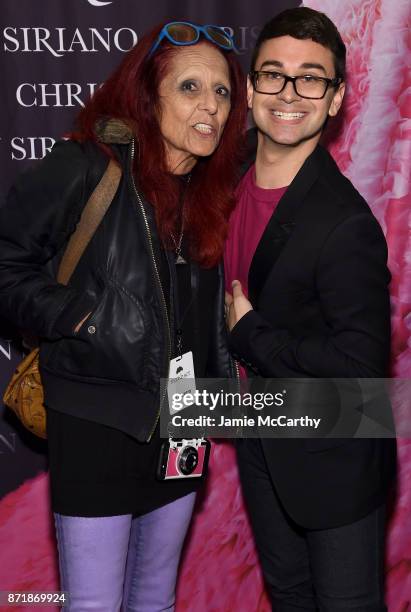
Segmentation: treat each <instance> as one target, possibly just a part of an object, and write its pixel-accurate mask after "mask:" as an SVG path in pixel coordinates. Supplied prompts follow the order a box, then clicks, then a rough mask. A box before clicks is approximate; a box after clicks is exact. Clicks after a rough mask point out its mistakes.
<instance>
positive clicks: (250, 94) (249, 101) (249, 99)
mask: <svg viewBox="0 0 411 612" xmlns="http://www.w3.org/2000/svg"><path fill="white" fill-rule="evenodd" d="M253 98H254V87H253V84H252V83H251V79H250V75H248V76H247V104H248V108H253Z"/></svg>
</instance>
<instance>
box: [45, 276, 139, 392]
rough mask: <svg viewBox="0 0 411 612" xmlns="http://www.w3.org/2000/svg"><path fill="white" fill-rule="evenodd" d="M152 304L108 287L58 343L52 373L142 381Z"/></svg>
mask: <svg viewBox="0 0 411 612" xmlns="http://www.w3.org/2000/svg"><path fill="white" fill-rule="evenodd" d="M150 308H151V304H149V303H142V302H141V301H140V300H139V299H137V298H136V297H135V296H133V295H131V294H130V293H128V292H127V291H126V290H124V289H122V288H121V287H120V286H119V285H117V283H115V282H110V281H109V283H108V284H107V286H106V288H105V290H104V292H103V294H102V296H101V298H100V300H99V303H98V305H97V307H96V308H95V309H94V310H93V311H92V313H91V315H90V316H89V317H88V318H87V320H86V321H84V323H83V325H82V326H81V327H80V329H79V330H78V332H74V331H73V333H72V335H71V336H70V337H66V338H64V339H62V340H61V341H59V343H58V344H59V346H58V350H57V353H56V355H55V357H54V364H50V365H51V367H52V368H53V370H58V371H61V373H62V374H63V373H65V374H69V375H74V376H81V377H84V378H93V379H95V378H99V379H108V380H112V381H113V380H116V381H123V382H130V383H141V382H142V380H143V378H144V370H145V353H146V349H147V341H148V338H149V336H150V328H151V316H150Z"/></svg>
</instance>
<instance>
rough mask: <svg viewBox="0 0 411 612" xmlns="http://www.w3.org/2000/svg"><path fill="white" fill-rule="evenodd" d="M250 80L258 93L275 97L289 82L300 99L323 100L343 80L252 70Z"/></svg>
mask: <svg viewBox="0 0 411 612" xmlns="http://www.w3.org/2000/svg"><path fill="white" fill-rule="evenodd" d="M250 79H251V82H252V84H253V87H254V89H255V91H256V92H257V93H262V94H267V95H269V96H270V95H274V94H279V93H281V92H282V91H283V89H284V88H285V86H286V85H287V83H288V81H290V82H291V83H292V84H293V87H294V91H295V93H296V94H297V96H299V97H300V98H308V99H309V100H321V99H322V98H324V96H325V94H326V92H327V89H328V88H329V87H337V86H338V85H339V84H340V83H342V81H343V79H341V78H339V77H337V78H335V79H327V78H326V77H318V76H313V75H311V74H303V75H301V76H295V77H292V76H288V74H283V73H282V72H272V71H271V70H252V71H251V72H250Z"/></svg>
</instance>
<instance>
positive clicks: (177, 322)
mask: <svg viewBox="0 0 411 612" xmlns="http://www.w3.org/2000/svg"><path fill="white" fill-rule="evenodd" d="M182 265H184V266H189V267H190V285H191V297H190V300H189V302H188V304H187V306H186V307H185V308H184V309H182V308H181V304H180V299H179V292H178V275H177V270H176V264H175V261H173V262H170V273H171V277H172V285H173V304H174V326H175V333H176V341H177V347H176V348H177V354H178V356H179V357H181V356H182V354H183V323H184V321H185V318H186V316H187V314H188V313H189V311H190V309H191V307H192V306H193V304H194V305H195V306H197V297H198V290H199V284H200V270H199V267H198V264H197V262H190V263H187V264H182ZM196 310H197V309H196Z"/></svg>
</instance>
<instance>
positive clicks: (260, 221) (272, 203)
mask: <svg viewBox="0 0 411 612" xmlns="http://www.w3.org/2000/svg"><path fill="white" fill-rule="evenodd" d="M286 189H287V187H281V188H279V189H262V188H261V187H257V185H256V184H255V165H254V164H253V165H252V166H251V167H250V168H249V170H248V171H247V173H246V174H245V175H244V176H243V178H242V179H241V181H240V183H239V185H238V187H237V190H236V199H237V205H236V207H235V209H234V211H233V212H232V214H231V217H230V222H229V230H228V238H227V242H226V245H225V253H224V265H225V275H226V287H227V291H229V292H230V293H231V292H232V288H231V283H232V281H233V280H239V281H240V282H241V285H242V288H243V291H244V294H245V295H247V296H248V271H249V269H250V265H251V261H252V259H253V256H254V253H255V250H256V248H257V245H258V243H259V242H260V239H261V236H262V235H263V232H264V230H265V228H266V226H267V223H268V222H269V220H270V218H271V215H272V214H273V212H274V210H275V209H276V207H277V204H278V202H279V201H280V199H281V197H282V196H283V194H284V193H285V191H286Z"/></svg>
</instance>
